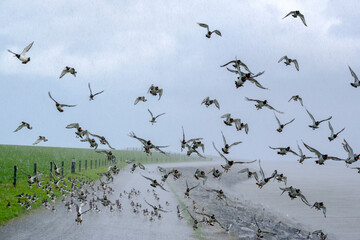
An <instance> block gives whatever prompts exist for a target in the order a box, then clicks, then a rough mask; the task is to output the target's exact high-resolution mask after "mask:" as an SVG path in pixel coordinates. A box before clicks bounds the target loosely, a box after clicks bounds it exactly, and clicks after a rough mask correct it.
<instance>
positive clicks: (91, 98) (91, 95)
mask: <svg viewBox="0 0 360 240" xmlns="http://www.w3.org/2000/svg"><path fill="white" fill-rule="evenodd" d="M88 86H89V90H90V96H89V101H91V100H94V97H95V96H96V95H99V94H101V93H103V92H104V90H102V91H101V92H97V93H95V94H93V93H92V90H91V87H90V83H88Z"/></svg>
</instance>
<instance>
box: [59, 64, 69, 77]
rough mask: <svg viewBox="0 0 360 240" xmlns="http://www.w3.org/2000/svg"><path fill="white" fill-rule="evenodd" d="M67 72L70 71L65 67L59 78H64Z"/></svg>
mask: <svg viewBox="0 0 360 240" xmlns="http://www.w3.org/2000/svg"><path fill="white" fill-rule="evenodd" d="M67 72H68V71H67V69H66V67H65V68H64V69H63V70H62V72H61V74H60V77H59V78H62V77H63V76H64V75H65V74H66V73H67Z"/></svg>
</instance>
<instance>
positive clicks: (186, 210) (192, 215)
mask: <svg viewBox="0 0 360 240" xmlns="http://www.w3.org/2000/svg"><path fill="white" fill-rule="evenodd" d="M186 211H187V212H188V214H189V215H190V217H191V218H192V219H193V220H194V221H195V220H196V218H194V217H193V215H191V213H190V211H189V209H188V208H187V207H186Z"/></svg>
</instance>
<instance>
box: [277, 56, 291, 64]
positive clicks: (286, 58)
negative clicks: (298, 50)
mask: <svg viewBox="0 0 360 240" xmlns="http://www.w3.org/2000/svg"><path fill="white" fill-rule="evenodd" d="M284 59H285V60H286V61H287V60H289V58H288V57H287V56H283V57H282V58H280V60H279V61H278V63H279V62H281V61H282V60H284Z"/></svg>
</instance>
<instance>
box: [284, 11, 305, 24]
mask: <svg viewBox="0 0 360 240" xmlns="http://www.w3.org/2000/svg"><path fill="white" fill-rule="evenodd" d="M289 15H291V16H292V17H294V18H297V17H300V19H301V21H302V22H303V24H304V25H305V26H306V27H307V25H306V22H305V17H304V15H303V14H302V13H300V11H299V10H296V11H291V12H289V13H288V14H286V16H285V17H283V19H284V18H286V17H288V16H289Z"/></svg>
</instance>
